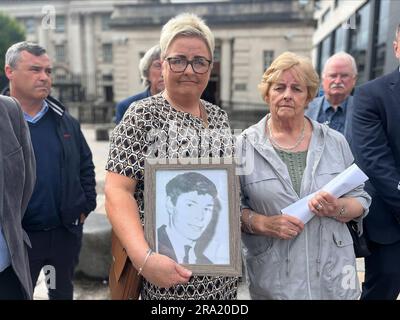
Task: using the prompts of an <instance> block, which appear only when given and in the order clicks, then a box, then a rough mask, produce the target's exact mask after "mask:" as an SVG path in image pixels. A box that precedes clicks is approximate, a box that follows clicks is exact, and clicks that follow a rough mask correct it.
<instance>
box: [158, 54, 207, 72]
mask: <svg viewBox="0 0 400 320" xmlns="http://www.w3.org/2000/svg"><path fill="white" fill-rule="evenodd" d="M165 60H167V61H168V64H169V68H170V69H171V71H172V72H176V73H180V72H184V71H185V70H186V68H187V66H188V65H189V64H190V65H191V66H192V69H193V72H195V73H198V74H204V73H206V72H207V71H208V70H209V69H210V66H211V60H208V59H206V58H204V57H196V58H194V59H193V60H188V59H186V58H185V57H169V58H166V59H165Z"/></svg>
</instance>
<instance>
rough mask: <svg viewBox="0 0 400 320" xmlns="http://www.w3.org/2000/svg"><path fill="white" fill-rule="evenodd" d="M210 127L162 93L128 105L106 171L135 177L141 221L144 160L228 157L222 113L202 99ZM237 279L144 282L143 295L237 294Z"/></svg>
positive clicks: (227, 134)
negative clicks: (167, 284) (161, 285)
mask: <svg viewBox="0 0 400 320" xmlns="http://www.w3.org/2000/svg"><path fill="white" fill-rule="evenodd" d="M202 103H203V106H204V107H205V110H206V112H207V115H208V127H207V126H206V125H205V124H204V123H203V121H202V120H201V119H199V118H197V117H194V116H192V115H191V114H189V113H186V112H180V111H176V110H175V109H174V108H172V107H171V105H170V104H169V103H168V101H167V100H165V99H164V98H163V97H162V95H161V94H157V95H155V96H152V97H149V98H146V99H143V100H140V101H138V102H136V103H135V104H134V105H132V106H131V107H129V109H128V110H127V112H126V113H125V116H124V118H123V120H122V121H121V122H120V124H119V125H118V126H117V127H115V129H114V131H113V133H112V137H111V144H110V153H109V158H108V162H107V165H106V169H107V170H108V171H111V172H115V173H118V174H122V175H124V176H127V177H129V178H132V179H135V180H137V185H136V191H135V195H134V197H135V199H136V201H137V203H138V206H139V212H140V218H141V220H142V223H143V222H144V218H145V217H144V203H143V190H144V160H145V158H147V157H159V158H182V157H190V158H198V157H232V154H233V143H232V136H231V131H230V127H229V123H228V117H227V115H226V112H225V111H223V110H222V109H220V108H219V107H217V106H215V105H213V104H211V103H209V102H206V101H204V100H202ZM237 281H238V279H237V277H223V276H220V277H215V276H194V277H192V278H191V280H190V281H189V282H188V283H187V284H184V285H176V286H174V287H171V288H169V289H164V288H159V287H157V286H155V285H153V284H151V283H150V282H147V281H146V280H145V281H144V284H143V289H142V299H144V300H153V299H195V300H197V299H212V300H221V299H226V300H231V299H236V298H237Z"/></svg>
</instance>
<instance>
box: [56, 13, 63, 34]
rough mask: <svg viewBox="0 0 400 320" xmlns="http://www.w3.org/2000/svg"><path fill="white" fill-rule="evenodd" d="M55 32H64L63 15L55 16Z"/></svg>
mask: <svg viewBox="0 0 400 320" xmlns="http://www.w3.org/2000/svg"><path fill="white" fill-rule="evenodd" d="M55 31H56V32H57V33H63V32H65V16H56V30H55Z"/></svg>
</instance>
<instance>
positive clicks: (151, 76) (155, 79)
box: [115, 44, 164, 124]
mask: <svg viewBox="0 0 400 320" xmlns="http://www.w3.org/2000/svg"><path fill="white" fill-rule="evenodd" d="M160 51H161V49H160V46H159V45H158V44H157V45H155V46H154V47H151V48H150V49H149V50H148V51H147V52H146V53H145V55H144V56H143V58H142V59H140V62H139V71H140V77H141V78H142V81H143V85H144V86H145V87H146V90H144V91H143V92H140V93H138V94H136V95H134V96H131V97H129V98H126V99H125V100H122V101H121V102H119V103H118V104H117V106H116V114H115V123H116V124H118V123H120V121H121V120H122V118H123V116H124V114H125V112H126V110H127V109H128V108H129V106H130V105H131V104H132V103H133V102H135V101H139V100H142V99H144V98H148V97H150V96H152V95H155V94H157V93H159V92H161V91H163V90H164V80H163V78H162V75H161V60H160Z"/></svg>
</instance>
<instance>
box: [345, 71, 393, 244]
mask: <svg viewBox="0 0 400 320" xmlns="http://www.w3.org/2000/svg"><path fill="white" fill-rule="evenodd" d="M352 121H353V123H352V124H353V128H352V135H353V143H352V149H353V152H354V157H355V159H356V162H357V164H358V165H359V166H360V168H361V169H362V170H363V171H364V172H365V173H366V175H367V176H368V177H369V181H368V182H367V183H366V185H365V187H366V188H365V189H366V191H367V192H368V193H369V194H370V195H371V197H372V204H371V207H370V208H369V214H368V216H367V217H366V218H365V220H364V224H365V230H366V233H367V236H368V237H369V239H371V240H372V241H375V242H377V243H381V244H389V243H394V242H396V241H399V240H400V126H399V123H400V72H399V69H398V68H397V69H396V70H395V71H394V72H392V73H390V74H388V75H385V76H383V77H380V78H377V79H375V80H372V81H370V82H367V83H366V84H364V85H362V86H360V87H359V88H357V90H356V92H355V95H354V112H353V117H352Z"/></svg>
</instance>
